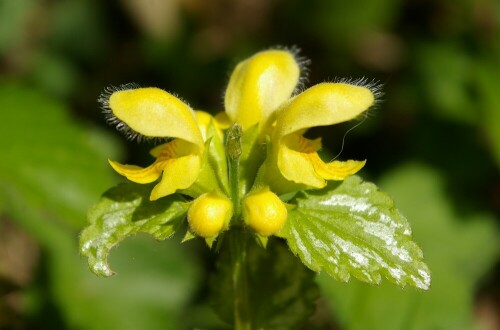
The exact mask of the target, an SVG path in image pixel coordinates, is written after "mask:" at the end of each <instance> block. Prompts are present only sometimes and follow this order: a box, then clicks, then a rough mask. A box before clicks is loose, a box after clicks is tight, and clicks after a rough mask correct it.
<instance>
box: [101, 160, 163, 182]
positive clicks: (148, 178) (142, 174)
mask: <svg viewBox="0 0 500 330" xmlns="http://www.w3.org/2000/svg"><path fill="white" fill-rule="evenodd" d="M108 161H109V164H110V165H111V167H113V169H114V170H115V171H116V172H118V173H119V174H121V175H123V176H125V177H126V178H127V179H129V180H130V181H133V182H136V183H150V182H153V181H156V179H158V178H159V177H160V174H161V171H162V170H163V167H164V165H165V161H155V162H154V163H153V164H151V165H150V166H148V167H145V168H143V167H140V166H135V165H123V164H120V163H118V162H115V161H112V160H108Z"/></svg>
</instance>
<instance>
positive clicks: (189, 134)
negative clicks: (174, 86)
mask: <svg viewBox="0 0 500 330" xmlns="http://www.w3.org/2000/svg"><path fill="white" fill-rule="evenodd" d="M108 103H109V108H110V110H111V112H112V114H113V115H114V116H115V117H116V118H117V119H118V120H120V121H121V122H123V123H125V124H126V125H127V126H129V127H130V128H131V129H132V130H134V131H136V132H138V133H140V134H142V135H144V136H148V137H174V138H180V139H183V140H186V141H189V142H191V143H194V144H196V145H198V146H200V147H201V148H202V147H203V139H202V136H201V133H200V130H199V128H198V124H197V122H196V119H195V115H194V112H193V111H192V110H191V108H190V107H189V106H188V105H187V104H185V103H184V102H182V101H181V100H179V99H178V98H177V97H175V96H173V95H171V94H169V93H167V92H165V91H164V90H161V89H159V88H153V87H149V88H137V89H128V90H121V91H116V92H113V94H111V96H110V97H109V102H108Z"/></svg>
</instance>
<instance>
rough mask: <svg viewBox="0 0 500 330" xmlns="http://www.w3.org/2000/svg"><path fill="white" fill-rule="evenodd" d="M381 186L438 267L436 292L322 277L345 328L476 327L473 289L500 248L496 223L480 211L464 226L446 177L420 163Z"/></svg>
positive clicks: (393, 174) (396, 173) (415, 329)
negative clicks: (444, 183)
mask: <svg viewBox="0 0 500 330" xmlns="http://www.w3.org/2000/svg"><path fill="white" fill-rule="evenodd" d="M381 186H382V187H384V189H386V190H387V191H389V192H390V193H391V194H392V195H393V196H394V197H395V199H396V201H397V203H398V206H399V207H400V209H401V210H402V211H403V212H405V214H407V215H408V217H409V218H411V219H412V227H413V229H414V235H415V239H416V240H417V241H418V242H419V243H420V244H421V245H422V248H423V250H424V251H425V257H426V261H427V262H428V263H429V267H430V268H431V269H432V287H431V289H430V290H429V291H428V292H421V291H417V290H400V289H398V288H395V287H394V286H391V285H386V284H382V285H381V286H379V287H373V286H370V285H366V284H364V283H360V282H356V281H353V282H351V283H349V284H343V283H338V282H335V281H331V279H330V278H328V277H327V276H320V277H319V283H320V285H321V287H322V292H323V294H324V296H325V297H326V298H327V299H328V301H330V302H331V310H332V312H333V313H334V314H335V315H336V316H337V319H338V320H339V322H340V324H341V325H342V328H343V329H349V330H361V329H374V330H378V329H380V330H399V329H409V330H419V329H473V328H474V327H473V324H472V308H473V302H474V289H475V285H476V283H477V281H478V279H479V277H480V276H481V275H482V274H484V272H485V271H486V270H487V269H488V268H489V267H491V266H492V263H493V262H494V261H495V260H496V258H497V256H498V251H499V249H498V244H497V235H498V232H497V230H496V229H495V228H494V225H493V221H491V220H493V219H491V217H489V216H487V215H481V214H476V215H473V216H467V217H466V218H467V220H468V221H463V220H465V219H464V218H465V217H464V216H463V215H458V214H457V211H456V210H454V209H453V208H452V206H451V205H450V203H449V201H448V200H447V198H446V195H445V194H444V190H443V187H442V181H441V178H440V176H439V175H437V173H436V172H434V171H431V170H430V169H428V168H425V167H422V166H414V165H413V166H406V167H403V168H400V169H398V170H397V171H394V172H391V174H388V175H387V176H386V177H385V179H383V180H382V181H381ZM461 220H462V221H461ZM360 316H362V317H360Z"/></svg>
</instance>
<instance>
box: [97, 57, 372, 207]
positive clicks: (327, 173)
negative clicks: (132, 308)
mask: <svg viewBox="0 0 500 330" xmlns="http://www.w3.org/2000/svg"><path fill="white" fill-rule="evenodd" d="M300 69H301V63H300V61H299V60H297V57H296V56H295V55H294V54H293V53H292V52H290V51H287V50H269V51H263V52H260V53H257V54H255V55H254V56H252V57H250V58H248V59H246V60H244V61H242V62H241V63H239V64H238V65H237V66H236V68H235V70H234V71H233V73H232V75H231V77H230V80H229V83H228V87H227V90H226V93H225V98H224V104H225V113H222V114H218V115H217V116H215V118H214V117H212V116H211V115H209V114H207V113H204V112H201V111H193V110H192V109H191V108H190V107H189V106H188V105H187V104H185V103H184V102H182V101H181V100H180V99H178V98H177V97H175V96H173V95H171V94H169V93H167V92H165V91H163V90H161V89H158V88H137V86H133V85H126V86H125V87H124V88H122V89H112V90H108V92H109V93H107V94H104V95H103V97H102V98H101V99H100V101H101V102H102V103H103V104H104V106H105V112H106V113H107V114H108V121H110V122H111V123H115V124H116V126H117V128H118V129H119V130H122V131H125V133H127V134H128V135H129V137H132V138H134V137H139V138H141V137H146V138H148V137H154V138H169V139H171V140H170V141H169V142H167V143H164V144H162V145H160V146H158V147H156V148H154V149H153V150H151V154H152V155H153V156H154V157H155V158H156V160H155V161H154V162H153V164H151V165H150V166H148V167H145V168H142V167H139V166H135V165H123V164H120V163H117V162H115V161H110V164H111V166H112V167H113V168H114V169H115V170H116V171H117V172H118V173H119V174H121V175H124V176H125V177H127V178H128V179H129V180H131V181H134V182H137V183H151V182H154V181H156V180H158V179H159V178H160V176H161V180H160V181H159V182H158V184H157V185H156V186H155V187H154V188H153V190H152V192H151V196H150V199H151V200H156V199H158V198H161V197H163V196H167V195H170V194H173V193H175V192H177V191H180V192H182V193H184V194H187V195H190V196H192V197H198V196H200V195H202V194H204V193H207V192H209V191H214V190H216V191H218V192H222V193H225V194H226V195H228V192H229V188H228V186H229V185H228V176H227V163H226V155H225V152H226V151H225V150H224V146H223V143H222V141H223V139H224V133H223V130H225V129H227V128H228V127H229V126H230V125H231V124H232V123H238V124H239V125H240V126H241V128H242V129H243V137H242V141H243V150H242V155H241V159H240V164H241V170H240V173H241V176H240V178H239V180H240V182H239V183H238V185H239V187H240V188H239V191H240V192H241V193H242V196H243V195H244V194H246V193H247V192H248V191H249V190H250V188H251V187H252V185H253V187H254V188H253V190H255V189H258V188H259V189H260V188H263V187H269V188H270V189H271V191H273V192H274V193H276V194H278V195H279V194H283V193H286V192H290V191H296V190H300V189H309V188H322V187H324V186H325V185H326V183H327V181H328V180H343V179H345V178H346V177H347V176H349V175H351V174H354V173H356V172H357V171H359V170H360V169H361V168H362V167H363V165H364V164H365V161H354V160H348V161H346V162H341V161H332V162H324V161H323V160H321V158H320V157H319V156H318V153H317V152H318V150H319V149H320V148H321V141H320V140H319V139H316V140H309V139H306V138H304V137H303V136H302V135H303V134H304V132H305V131H306V130H307V129H309V128H311V127H315V126H328V125H334V124H337V123H340V122H343V121H347V120H351V119H353V118H355V117H356V116H358V115H359V114H361V113H362V112H364V111H365V110H367V109H368V108H369V107H370V106H372V105H373V103H374V101H375V95H374V89H372V86H363V85H362V84H349V83H345V82H340V83H322V84H318V85H316V86H313V87H311V88H309V89H307V90H305V91H304V92H302V93H300V94H298V95H295V96H294V95H293V93H294V90H295V89H296V86H297V84H298V82H299V80H300ZM266 141H267V142H268V146H267V154H266V151H265V149H263V148H261V147H260V146H261V145H263V144H264V143H265V142H266ZM253 190H252V191H253Z"/></svg>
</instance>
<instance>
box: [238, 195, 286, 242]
mask: <svg viewBox="0 0 500 330" xmlns="http://www.w3.org/2000/svg"><path fill="white" fill-rule="evenodd" d="M243 218H244V219H245V222H246V224H247V225H248V226H250V227H251V228H252V229H253V230H255V232H256V233H257V234H259V235H262V236H270V235H273V234H275V233H277V232H278V231H279V230H280V229H281V228H282V227H283V225H284V224H285V221H286V218H287V210H286V206H285V204H284V203H283V202H282V201H281V200H280V199H279V197H278V196H276V194H274V193H273V192H271V191H270V190H269V189H264V190H259V191H256V192H253V193H250V194H249V195H248V196H246V197H245V199H244V200H243Z"/></svg>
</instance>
